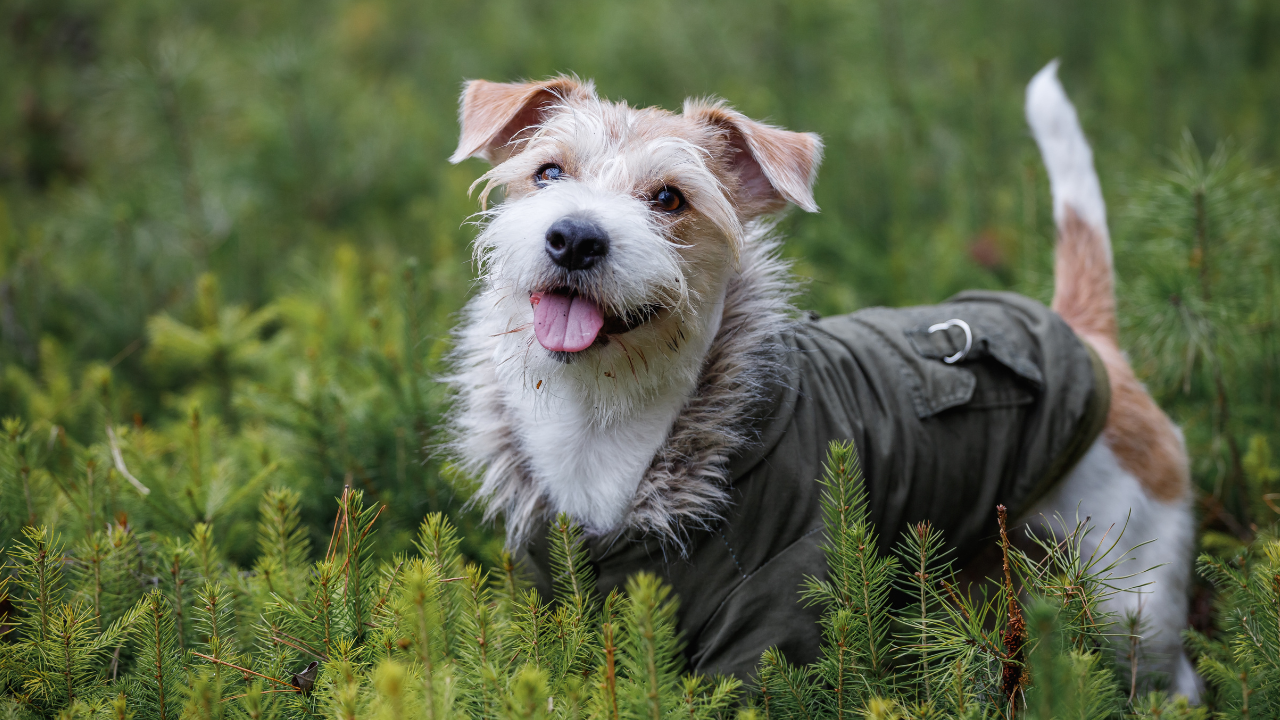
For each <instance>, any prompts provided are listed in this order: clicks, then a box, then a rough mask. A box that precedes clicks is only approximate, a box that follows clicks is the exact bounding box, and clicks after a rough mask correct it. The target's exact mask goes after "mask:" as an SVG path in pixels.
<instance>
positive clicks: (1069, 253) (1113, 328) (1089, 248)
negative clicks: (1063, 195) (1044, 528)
mask: <svg viewBox="0 0 1280 720" xmlns="http://www.w3.org/2000/svg"><path fill="white" fill-rule="evenodd" d="M1053 274H1054V281H1055V288H1054V294H1053V309H1054V310H1055V311H1057V313H1058V314H1059V315H1061V316H1062V318H1063V319H1064V320H1066V321H1067V324H1068V325H1070V326H1071V327H1072V329H1074V330H1075V331H1076V333H1077V334H1079V335H1080V337H1082V338H1083V339H1084V340H1086V341H1087V342H1088V343H1089V344H1090V345H1092V346H1093V348H1094V349H1095V350H1097V352H1098V355H1099V356H1100V357H1101V358H1102V362H1103V364H1105V365H1106V367H1107V375H1108V377H1109V378H1110V380H1111V410H1110V412H1109V413H1108V415H1107V425H1106V428H1105V429H1104V430H1103V437H1104V438H1105V439H1106V442H1107V446H1108V447H1110V448H1111V451H1112V452H1114V453H1115V454H1116V459H1117V460H1119V462H1120V464H1121V466H1123V467H1124V469H1125V470H1128V471H1129V472H1131V473H1133V475H1134V476H1135V477H1136V478H1138V481H1139V482H1140V483H1141V484H1142V487H1143V488H1144V489H1145V490H1146V491H1147V493H1148V494H1149V495H1151V497H1153V498H1155V499H1157V500H1162V501H1170V500H1176V499H1179V498H1182V497H1185V496H1186V495H1187V493H1188V492H1189V491H1190V488H1191V480H1190V471H1189V468H1188V460H1187V452H1186V448H1185V447H1184V446H1183V443H1182V439H1181V438H1179V437H1178V433H1177V431H1176V430H1175V429H1174V426H1173V423H1172V421H1170V420H1169V418H1168V417H1167V416H1166V415H1165V414H1164V412H1163V411H1161V410H1160V408H1159V406H1157V405H1156V403H1155V400H1153V399H1152V398H1151V395H1150V394H1149V393H1147V390H1146V388H1145V387H1143V385H1142V383H1141V382H1139V381H1138V378H1137V377H1136V376H1135V375H1134V374H1133V368H1131V367H1129V362H1128V360H1126V359H1125V357H1124V353H1123V352H1121V351H1120V347H1119V336H1118V331H1117V325H1116V298H1115V280H1114V275H1113V273H1112V267H1111V257H1110V253H1109V252H1107V248H1106V245H1105V243H1104V240H1103V238H1102V235H1101V234H1100V233H1099V232H1098V230H1097V229H1095V228H1093V227H1092V226H1090V225H1089V224H1088V223H1086V222H1085V221H1084V220H1082V219H1081V218H1080V216H1079V215H1078V214H1077V213H1076V211H1075V210H1074V209H1073V208H1071V207H1070V206H1068V207H1067V212H1066V218H1065V221H1064V222H1063V226H1062V227H1061V228H1060V229H1059V234H1058V245H1057V259H1056V262H1055V263H1054V273H1053Z"/></svg>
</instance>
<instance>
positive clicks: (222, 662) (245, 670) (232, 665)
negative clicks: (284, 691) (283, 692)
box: [191, 651, 302, 692]
mask: <svg viewBox="0 0 1280 720" xmlns="http://www.w3.org/2000/svg"><path fill="white" fill-rule="evenodd" d="M191 654H192V655H195V656H196V657H202V658H204V659H205V660H208V661H209V662H214V663H218V664H219V665H226V666H227V667H229V668H232V669H235V670H239V671H240V672H242V673H248V674H250V675H257V676H258V677H260V678H262V679H263V680H270V681H271V682H273V683H278V684H280V685H283V686H285V687H287V688H293V691H294V692H302V688H300V687H298V686H297V685H294V684H293V683H287V682H285V681H283V680H278V679H276V678H273V677H271V676H270V675H263V674H262V673H260V672H254V671H253V670H250V669H249V668H245V667H240V666H239V665H236V664H235V663H229V662H227V661H226V660H219V659H218V658H215V657H209V656H208V655H205V654H204V653H198V652H194V651H192V653H191Z"/></svg>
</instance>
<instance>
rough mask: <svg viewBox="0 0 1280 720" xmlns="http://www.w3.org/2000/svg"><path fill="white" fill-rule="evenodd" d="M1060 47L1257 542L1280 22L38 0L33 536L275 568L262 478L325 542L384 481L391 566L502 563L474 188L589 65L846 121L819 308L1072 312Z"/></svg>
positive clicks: (809, 222)
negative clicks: (532, 109)
mask: <svg viewBox="0 0 1280 720" xmlns="http://www.w3.org/2000/svg"><path fill="white" fill-rule="evenodd" d="M1055 57H1058V58H1061V59H1062V61H1063V65H1062V71H1061V74H1062V77H1063V81H1064V84H1065V85H1066V87H1067V89H1068V92H1069V93H1070V94H1071V96H1072V99H1073V100H1074V101H1075V103H1076V105H1077V107H1078V108H1079V111H1080V115H1081V119H1082V121H1083V123H1084V126H1085V128H1086V131H1087V132H1088V134H1089V136H1090V139H1091V140H1092V142H1093V144H1094V149H1095V155H1096V159H1097V164H1098V169H1099V172H1100V174H1101V177H1102V182H1103V188H1104V191H1105V193H1106V196H1107V200H1108V202H1109V209H1110V213H1111V221H1112V230H1113V234H1114V238H1115V247H1116V253H1117V263H1118V271H1119V274H1120V286H1121V287H1120V292H1121V300H1122V313H1123V321H1124V324H1125V334H1124V338H1123V339H1124V342H1125V344H1126V347H1127V348H1128V349H1129V351H1130V352H1131V354H1132V357H1133V359H1134V361H1135V364H1136V366H1137V368H1138V372H1139V374H1140V376H1142V377H1143V378H1144V380H1146V381H1147V382H1148V383H1149V385H1150V387H1151V389H1152V390H1153V392H1154V393H1155V394H1156V395H1157V397H1158V399H1159V400H1160V401H1161V403H1162V404H1163V405H1164V406H1165V407H1166V408H1167V409H1168V410H1169V411H1170V413H1171V414H1172V415H1174V416H1175V418H1176V419H1177V421H1178V422H1179V423H1181V424H1182V425H1183V427H1184V430H1185V431H1186V433H1187V436H1188V440H1189V443H1190V445H1191V448H1192V452H1193V458H1194V459H1193V462H1194V473H1195V477H1196V480H1197V483H1198V485H1199V487H1200V488H1201V495H1202V498H1201V506H1200V512H1201V515H1202V517H1203V518H1204V522H1203V529H1204V531H1205V533H1204V535H1203V538H1204V539H1203V541H1202V542H1203V544H1204V545H1205V546H1206V547H1209V546H1213V547H1233V546H1234V544H1235V543H1238V542H1240V540H1242V539H1247V538H1248V537H1249V536H1250V535H1251V534H1252V530H1251V525H1253V524H1269V523H1271V522H1272V521H1273V520H1274V519H1275V518H1276V517H1277V515H1276V510H1275V508H1276V507H1280V506H1277V505H1276V503H1275V499H1276V498H1274V497H1268V495H1269V494H1270V493H1272V492H1274V491H1276V489H1277V488H1276V486H1277V484H1278V483H1277V480H1278V479H1280V470H1277V469H1276V466H1277V464H1278V463H1277V461H1276V460H1275V459H1273V458H1272V454H1271V453H1272V451H1271V448H1272V447H1274V446H1275V445H1276V444H1277V442H1280V434H1278V432H1277V431H1278V429H1280V428H1278V426H1277V413H1276V406H1277V403H1278V402H1280V398H1278V397H1277V393H1278V392H1280V388H1277V387H1276V385H1277V380H1280V369H1278V368H1277V362H1278V360H1277V355H1278V354H1280V346H1278V344H1277V319H1278V310H1280V302H1278V300H1277V291H1278V290H1280V279H1278V278H1277V277H1276V272H1277V269H1280V263H1278V260H1280V222H1278V221H1277V217H1276V214H1277V208H1278V207H1280V203H1278V202H1277V201H1278V200H1280V191H1278V188H1277V182H1276V176H1275V174H1274V172H1273V171H1272V168H1274V167H1275V166H1276V165H1277V162H1278V161H1280V158H1278V157H1277V156H1278V155H1280V2H1276V1H1275V0H1223V1H1221V2H1212V3H1208V2H1195V1H1192V0H1160V1H1156V0H1133V1H1126V2H1115V1H1114V0H1112V1H1104V0H1089V1H1087V2H1073V3H1063V2H1045V1H1037V2H1028V1H1025V0H1019V1H1014V0H993V1H990V2H955V1H954V0H953V1H949V2H942V1H940V0H929V1H925V0H920V1H917V2H910V1H908V0H844V1H843V2H831V1H829V0H801V1H797V2H786V3H783V2H766V1H764V0H736V1H734V2H704V3H691V2H672V1H670V0H650V1H648V2H579V1H576V0H574V1H570V0H561V1H559V2H515V1H513V0H470V1H465V2H443V1H441V0H419V1H417V2H410V1H408V0H365V1H361V2H339V1H336V0H306V1H305V2H302V1H299V0H276V1H275V2H269V3H264V2H248V1H246V0H218V2H211V1H207V0H199V1H192V2H181V3H176V2H163V1H161V0H117V1H116V2H105V1H97V0H7V1H6V2H4V3H3V4H0V68H3V73H2V74H0V367H2V371H0V416H8V417H12V418H18V419H20V420H21V423H15V422H11V423H8V424H7V425H6V426H5V430H4V431H5V433H6V435H7V440H6V442H5V444H4V448H5V450H4V453H3V457H0V463H2V464H0V498H3V500H0V541H3V542H4V543H5V544H8V541H9V539H10V538H12V537H13V535H14V533H15V532H16V531H17V528H19V527H20V526H21V525H23V524H28V523H35V522H36V521H40V522H45V523H48V524H54V525H58V526H59V527H62V528H63V529H64V530H65V531H67V532H70V533H72V534H73V535H78V534H80V533H87V532H91V531H92V530H93V529H96V528H98V527H100V526H101V524H102V523H103V522H105V521H106V519H114V520H115V521H116V522H127V523H130V524H132V525H133V526H135V527H137V528H139V529H141V530H144V531H154V532H155V533H159V534H166V533H167V534H178V535H184V536H185V535H186V534H188V533H190V532H191V528H192V527H193V526H194V524H195V523H198V522H207V523H210V524H211V525H212V527H213V529H214V533H215V535H216V536H217V538H218V541H219V543H220V545H221V547H222V548H224V549H225V550H226V552H227V553H228V555H229V559H231V560H234V561H235V562H237V563H240V564H242V565H248V564H249V562H250V560H251V559H252V557H253V555H254V552H255V548H254V547H253V544H252V543H253V540H252V537H253V533H252V532H251V531H250V529H251V526H252V524H253V523H254V522H255V515H256V510H255V508H256V506H257V502H258V499H259V497H260V495H261V491H262V490H263V489H265V488H267V487H272V486H280V485H286V486H290V487H293V488H296V489H297V490H299V491H300V492H301V493H302V495H303V504H304V508H303V509H304V521H305V522H306V523H307V524H308V526H309V527H310V529H311V532H312V534H313V535H314V538H313V539H314V540H315V542H313V547H323V546H324V542H325V539H326V538H327V537H328V531H329V527H328V526H327V525H326V522H327V518H328V517H329V516H330V513H331V510H330V509H331V507H332V504H331V503H332V498H333V497H334V496H336V495H338V494H339V492H340V491H341V488H342V486H343V485H344V484H350V485H352V486H355V487H361V488H364V489H366V491H368V492H370V493H372V496H373V497H372V498H371V499H373V500H379V501H384V502H387V503H388V506H389V509H388V511H387V513H386V516H385V517H386V519H387V522H388V523H389V524H390V529H391V532H390V533H389V534H386V535H384V536H383V537H384V538H385V537H390V538H391V539H390V541H389V542H388V543H387V551H388V552H390V551H391V550H393V549H399V548H402V547H404V546H406V545H407V543H408V538H409V536H410V534H411V533H412V531H413V529H414V527H415V526H416V524H417V523H418V522H419V521H420V519H421V517H422V516H423V514H424V513H425V512H427V511H428V510H433V509H442V510H446V511H448V512H450V513H451V514H452V515H453V516H454V517H456V518H458V522H459V523H460V525H461V526H462V527H463V529H464V532H466V534H467V537H468V541H467V545H466V547H465V550H466V552H467V553H469V554H471V555H473V556H478V557H479V556H485V555H487V554H488V553H490V552H491V551H492V550H493V549H494V547H495V542H496V541H495V540H493V538H494V537H496V535H495V534H494V530H493V529H492V528H485V527H483V526H481V525H479V524H478V523H477V521H476V518H475V517H474V514H472V513H469V512H468V511H465V510H464V509H463V501H464V500H465V495H466V491H465V479H464V478H458V477H453V476H452V473H451V472H450V470H449V468H448V467H447V465H445V464H443V463H442V462H441V461H439V460H438V459H434V458H433V457H432V456H431V455H430V454H429V453H428V452H425V451H424V448H428V447H430V446H432V445H433V444H434V443H438V442H439V441H440V440H441V438H440V436H439V433H438V430H439V421H440V413H441V410H442V407H443V403H444V402H445V397H444V395H443V393H442V392H441V390H440V388H439V387H438V385H437V384H436V383H435V382H434V381H433V378H434V377H435V376H437V375H438V374H439V373H440V372H442V371H443V370H444V367H443V365H442V360H441V359H442V355H443V353H444V352H446V351H447V347H448V336H447V333H448V329H449V327H450V326H451V322H452V314H453V313H454V312H456V311H457V310H458V308H459V307H460V306H461V305H462V303H463V301H464V299H465V298H466V296H467V294H468V292H469V289H470V287H471V282H472V278H473V270H472V267H471V265H470V261H469V250H468V243H469V241H470V239H471V237H472V236H473V235H474V232H475V231H474V228H473V227H472V226H470V225H468V224H467V220H468V217H469V216H470V215H471V213H473V212H474V211H475V210H476V209H477V206H476V203H475V201H474V199H471V198H468V195H467V187H468V185H469V184H470V183H471V181H472V180H473V179H474V178H475V177H476V176H477V175H479V174H480V173H481V172H482V171H483V166H482V165H481V164H480V162H479V161H474V160H473V161H468V162H466V163H463V164H462V165H460V166H457V167H453V166H450V165H449V164H448V163H447V162H446V161H445V158H446V157H448V155H449V154H450V152H451V151H452V149H453V146H454V143H455V142H456V138H457V125H456V102H457V97H458V94H459V91H460V89H461V83H462V81H463V80H464V79H468V78H486V79H491V80H505V81H510V80H516V79H521V78H541V77H545V76H547V75H551V74H555V73H561V72H574V73H577V74H578V75H580V76H583V77H588V78H594V79H595V80H596V82H597V84H598V88H599V90H600V91H601V93H602V94H603V95H605V96H607V97H611V98H616V99H621V98H625V99H626V100H627V101H629V102H630V103H632V104H635V105H661V106H663V107H667V108H671V109H678V108H679V106H680V103H681V101H682V99H683V98H685V97H686V96H690V95H708V94H715V95H719V96H722V97H724V98H726V99H728V100H729V101H730V102H731V103H732V104H734V105H735V106H736V107H737V108H739V109H740V110H742V111H743V112H745V113H747V114H748V115H750V116H752V117H755V118H760V119H767V120H769V121H771V122H774V123H777V124H780V125H783V126H786V127H788V128H791V129H796V130H806V131H814V132H817V133H820V134H821V135H822V137H823V138H824V140H825V142H826V147H827V151H826V161H825V163H824V165H823V166H822V169H821V173H820V176H819V180H818V185H817V200H818V203H819V204H820V205H821V206H822V213H821V214H817V215H804V214H799V213H797V214H792V215H790V216H788V217H787V219H786V220H785V221H784V223H783V229H784V231H785V232H786V234H787V235H788V236H789V237H790V239H789V241H788V245H787V250H786V252H787V254H788V255H789V256H790V257H791V258H793V259H794V261H795V266H796V269H797V271H798V273H799V274H800V275H801V276H803V277H804V278H806V279H807V284H806V286H805V291H804V295H803V297H802V305H803V306H804V307H806V308H811V309H814V310H817V311H819V312H822V313H837V312H847V311H851V310H854V309H857V308H859V307H864V306H868V305H873V304H909V303H924V302H935V301H939V300H941V299H943V298H945V297H946V296H948V295H949V294H951V293H953V292H956V291H958V290H960V289H963V288H968V287H989V288H1008V289H1015V290H1019V291H1022V292H1026V293H1028V294H1031V295H1033V296H1036V297H1039V298H1041V299H1044V300H1047V299H1048V296H1049V294H1050V291H1051V277H1050V272H1051V256H1052V253H1051V248H1052V232H1053V231H1052V224H1051V222H1052V221H1051V217H1050V204H1049V195H1048V183H1047V180H1046V178H1045V176H1044V171H1043V169H1042V167H1041V165H1040V161H1039V158H1038V156H1037V153H1036V149H1035V146H1034V143H1033V142H1032V140H1031V139H1030V136H1029V133H1028V131H1027V129H1026V127H1025V122H1024V120H1023V116H1022V94H1023V88H1024V85H1025V83H1026V81H1027V80H1028V79H1029V78H1030V77H1031V76H1032V74H1034V73H1035V71H1037V70H1038V69H1039V68H1040V67H1042V66H1043V65H1044V64H1045V63H1046V62H1048V61H1049V60H1050V59H1052V58H1055ZM108 426H110V427H112V428H113V434H114V436H115V437H114V439H112V438H111V437H110V436H109V435H108V434H107V427H108ZM117 455H118V456H119V459H118V460H117V457H116V456H117ZM122 466H123V467H125V468H127V469H128V470H129V472H130V474H131V475H133V476H134V478H135V479H136V480H138V481H139V482H140V483H142V484H144V485H146V486H147V487H149V488H150V489H151V490H152V492H151V494H150V495H148V496H145V497H144V496H142V495H141V494H139V493H138V492H137V491H136V490H135V489H134V488H133V487H132V484H131V483H130V482H129V481H128V480H127V478H125V477H124V476H123V473H122V471H121V470H120V467H122Z"/></svg>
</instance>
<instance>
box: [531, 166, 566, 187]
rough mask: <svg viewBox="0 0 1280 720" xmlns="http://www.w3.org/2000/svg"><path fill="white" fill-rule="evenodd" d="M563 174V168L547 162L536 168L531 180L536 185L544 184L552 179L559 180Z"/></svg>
mask: <svg viewBox="0 0 1280 720" xmlns="http://www.w3.org/2000/svg"><path fill="white" fill-rule="evenodd" d="M563 175H564V168H562V167H560V166H559V165H557V164H555V163H547V164H546V165H543V166H542V167H540V168H538V172H536V173H534V174H533V181H534V182H535V183H537V184H538V185H545V184H547V183H549V182H551V181H552V180H559V179H560V178H561V177H562V176H563Z"/></svg>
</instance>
